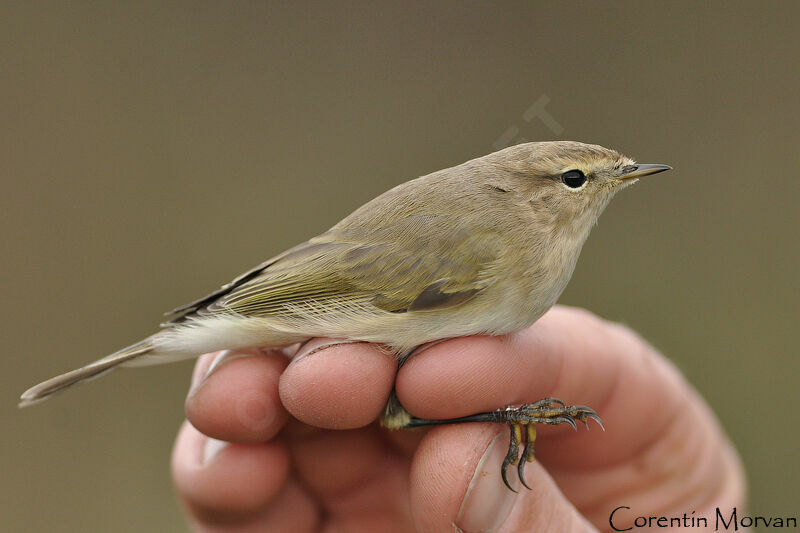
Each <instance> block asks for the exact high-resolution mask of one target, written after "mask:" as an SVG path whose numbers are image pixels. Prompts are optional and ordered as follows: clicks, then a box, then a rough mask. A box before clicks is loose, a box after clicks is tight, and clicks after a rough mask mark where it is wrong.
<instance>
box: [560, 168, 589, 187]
mask: <svg viewBox="0 0 800 533" xmlns="http://www.w3.org/2000/svg"><path fill="white" fill-rule="evenodd" d="M561 183H563V184H564V185H566V186H567V187H569V188H570V189H580V188H581V187H583V184H584V183H586V176H585V175H584V174H583V172H581V171H580V170H568V171H566V172H564V173H563V174H561Z"/></svg>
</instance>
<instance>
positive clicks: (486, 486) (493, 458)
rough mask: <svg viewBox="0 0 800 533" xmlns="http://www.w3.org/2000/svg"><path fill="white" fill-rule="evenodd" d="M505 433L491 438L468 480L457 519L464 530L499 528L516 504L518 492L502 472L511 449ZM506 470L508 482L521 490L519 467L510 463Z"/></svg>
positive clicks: (474, 532)
mask: <svg viewBox="0 0 800 533" xmlns="http://www.w3.org/2000/svg"><path fill="white" fill-rule="evenodd" d="M505 436H506V435H505V433H499V434H497V436H495V438H494V439H492V442H491V443H490V444H489V447H488V448H486V451H485V452H484V453H483V456H482V457H481V460H480V461H478V467H477V468H476V469H475V474H474V475H473V476H472V480H470V482H469V487H468V488H467V493H466V494H465V495H464V499H463V501H462V502H461V508H460V509H459V510H458V516H457V517H456V522H455V526H456V527H457V528H459V529H460V530H461V531H463V532H464V533H489V532H492V531H496V530H497V528H499V527H500V526H501V525H503V522H505V520H506V518H508V515H509V514H510V513H511V509H512V508H513V507H514V502H515V501H516V499H517V496H518V494H517V493H516V492H512V491H510V490H508V487H506V486H505V484H504V483H503V478H502V476H501V473H500V467H501V465H502V464H503V459H505V456H506V453H507V452H508V447H507V446H505V438H504V437H505ZM507 474H508V482H509V484H510V485H511V486H512V487H514V490H517V491H519V486H520V483H519V478H518V477H517V468H516V467H515V466H513V465H512V466H510V467H509V468H508V470H507Z"/></svg>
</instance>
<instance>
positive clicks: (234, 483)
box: [171, 422, 310, 525]
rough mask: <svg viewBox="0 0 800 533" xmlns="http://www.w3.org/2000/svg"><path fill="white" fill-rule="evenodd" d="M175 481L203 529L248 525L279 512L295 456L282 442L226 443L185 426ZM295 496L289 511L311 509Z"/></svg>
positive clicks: (176, 452)
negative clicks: (276, 508) (275, 510)
mask: <svg viewBox="0 0 800 533" xmlns="http://www.w3.org/2000/svg"><path fill="white" fill-rule="evenodd" d="M171 465H172V476H173V480H174V483H175V488H176V490H177V492H178V495H179V496H180V498H181V500H182V501H183V502H184V504H185V505H186V507H187V509H188V510H189V512H190V513H191V514H192V516H193V517H194V519H195V520H196V521H197V522H198V523H202V524H206V525H225V524H227V525H230V524H246V523H249V522H251V521H252V520H253V519H254V518H256V517H260V516H263V515H264V513H266V512H268V511H269V508H270V506H271V505H272V506H273V507H274V504H275V502H276V501H278V500H279V499H280V497H281V496H280V495H281V494H282V493H283V492H284V491H285V487H286V485H287V476H288V472H289V456H288V453H287V451H286V448H285V446H284V445H283V444H282V443H281V442H280V441H278V440H272V441H270V442H268V443H265V444H233V443H220V442H219V441H215V440H213V439H209V438H208V437H206V436H204V435H202V434H201V433H200V432H198V431H197V430H195V429H194V428H193V427H192V426H191V425H190V424H189V423H188V422H184V424H183V426H182V427H181V430H180V432H179V434H178V437H177V440H176V442H175V447H174V449H173V454H172V462H171ZM306 500H308V497H307V496H306V495H304V493H302V492H295V493H294V495H293V496H292V498H290V500H289V501H287V502H285V505H289V506H294V507H297V508H307V507H308V505H309V504H308V502H309V501H310V500H308V501H306Z"/></svg>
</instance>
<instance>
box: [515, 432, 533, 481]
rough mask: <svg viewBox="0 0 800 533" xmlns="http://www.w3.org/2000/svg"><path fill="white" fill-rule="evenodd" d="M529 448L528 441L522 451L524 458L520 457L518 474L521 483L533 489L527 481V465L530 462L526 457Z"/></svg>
mask: <svg viewBox="0 0 800 533" xmlns="http://www.w3.org/2000/svg"><path fill="white" fill-rule="evenodd" d="M527 449H528V443H527V442H526V443H525V448H524V449H523V451H522V459H520V460H519V463H518V464H517V475H518V476H519V481H520V483H522V484H523V485H525V488H526V489H528V490H531V487H530V485H528V483H527V482H526V481H525V465H526V464H527V462H528V461H527V459H526V458H525V455H526V450H527Z"/></svg>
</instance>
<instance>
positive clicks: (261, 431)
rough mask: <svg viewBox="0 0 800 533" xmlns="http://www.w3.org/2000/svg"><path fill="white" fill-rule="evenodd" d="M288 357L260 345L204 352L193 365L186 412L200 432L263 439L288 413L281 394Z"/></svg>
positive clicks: (239, 439)
mask: <svg viewBox="0 0 800 533" xmlns="http://www.w3.org/2000/svg"><path fill="white" fill-rule="evenodd" d="M287 364H288V361H287V359H286V357H285V356H284V355H283V354H281V353H279V352H276V351H272V352H270V351H267V352H264V351H261V350H258V349H252V350H240V351H224V352H217V353H216V354H206V355H204V356H202V357H201V359H200V360H199V361H198V363H197V366H196V367H195V372H194V384H193V386H192V389H191V391H190V392H189V395H188V397H187V399H186V416H187V418H188V419H189V420H190V421H191V423H192V425H194V427H195V428H197V429H198V430H199V431H200V432H202V433H204V434H206V435H208V436H210V437H214V438H216V439H220V440H225V441H229V442H264V441H267V440H269V439H271V438H272V437H274V436H275V435H276V434H277V433H278V432H279V431H280V430H281V428H283V426H284V424H285V423H286V421H287V420H288V418H289V415H288V413H287V412H286V410H285V409H284V408H283V406H282V404H281V401H280V397H279V395H278V381H279V379H280V375H281V372H283V370H284V368H286V365H287Z"/></svg>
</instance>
